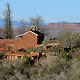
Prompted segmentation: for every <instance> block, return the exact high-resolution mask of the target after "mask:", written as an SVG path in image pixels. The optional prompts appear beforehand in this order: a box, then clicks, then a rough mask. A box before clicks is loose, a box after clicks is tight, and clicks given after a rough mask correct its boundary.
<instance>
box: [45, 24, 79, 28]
mask: <svg viewBox="0 0 80 80" xmlns="http://www.w3.org/2000/svg"><path fill="white" fill-rule="evenodd" d="M46 27H47V28H54V29H61V28H72V29H80V23H48V25H47V26H46Z"/></svg>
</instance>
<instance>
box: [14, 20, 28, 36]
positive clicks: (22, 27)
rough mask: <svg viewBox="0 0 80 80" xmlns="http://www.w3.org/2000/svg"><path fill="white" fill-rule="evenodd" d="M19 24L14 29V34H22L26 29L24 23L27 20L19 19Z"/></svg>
mask: <svg viewBox="0 0 80 80" xmlns="http://www.w3.org/2000/svg"><path fill="white" fill-rule="evenodd" d="M20 23H21V25H20V26H19V27H18V28H17V29H16V34H17V35H19V34H23V33H25V32H26V31H27V27H26V24H27V21H25V20H23V19H22V20H21V21H20Z"/></svg>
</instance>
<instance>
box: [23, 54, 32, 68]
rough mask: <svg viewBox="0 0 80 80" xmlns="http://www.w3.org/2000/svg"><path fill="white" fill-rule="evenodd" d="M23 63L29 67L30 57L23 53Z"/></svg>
mask: <svg viewBox="0 0 80 80" xmlns="http://www.w3.org/2000/svg"><path fill="white" fill-rule="evenodd" d="M23 64H27V66H28V67H31V58H30V57H27V56H26V55H24V57H23Z"/></svg>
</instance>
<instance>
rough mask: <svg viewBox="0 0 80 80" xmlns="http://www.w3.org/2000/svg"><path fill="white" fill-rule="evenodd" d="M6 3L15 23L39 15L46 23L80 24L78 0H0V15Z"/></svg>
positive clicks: (79, 4) (79, 0) (79, 2)
mask: <svg viewBox="0 0 80 80" xmlns="http://www.w3.org/2000/svg"><path fill="white" fill-rule="evenodd" d="M7 2H8V3H9V4H10V7H11V10H12V16H13V20H16V21H20V20H21V19H24V20H27V21H29V19H30V17H36V16H37V15H39V16H41V17H42V19H43V20H44V21H45V22H47V23H52V22H61V21H68V22H80V0H0V15H2V14H3V11H4V10H5V9H6V6H5V4H6V3H7Z"/></svg>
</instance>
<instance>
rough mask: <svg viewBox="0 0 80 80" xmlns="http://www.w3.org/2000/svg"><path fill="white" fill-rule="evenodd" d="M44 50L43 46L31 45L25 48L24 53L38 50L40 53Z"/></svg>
mask: <svg viewBox="0 0 80 80" xmlns="http://www.w3.org/2000/svg"><path fill="white" fill-rule="evenodd" d="M43 51H44V49H43V46H40V47H33V48H30V47H28V48H27V49H26V53H31V52H35V53H36V52H39V53H42V52H43Z"/></svg>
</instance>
